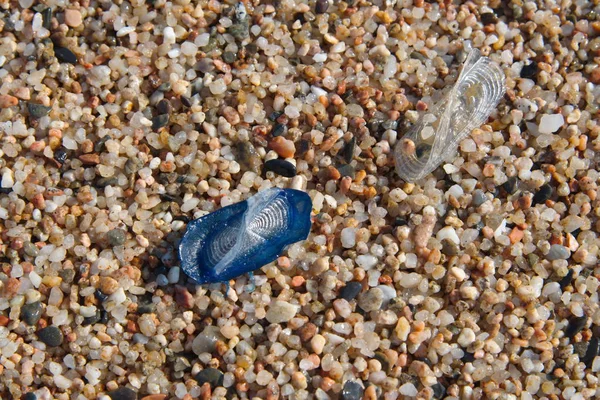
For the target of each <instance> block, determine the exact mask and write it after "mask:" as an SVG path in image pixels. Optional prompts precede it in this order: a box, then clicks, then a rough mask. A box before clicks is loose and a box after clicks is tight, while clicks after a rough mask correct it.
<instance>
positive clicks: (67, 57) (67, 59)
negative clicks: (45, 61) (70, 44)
mask: <svg viewBox="0 0 600 400" xmlns="http://www.w3.org/2000/svg"><path fill="white" fill-rule="evenodd" d="M54 55H55V56H56V58H57V59H58V61H60V62H64V63H69V64H77V56H76V55H75V53H73V52H72V51H71V50H69V49H67V48H66V47H55V48H54Z"/></svg>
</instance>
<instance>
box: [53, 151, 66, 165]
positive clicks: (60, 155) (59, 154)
mask: <svg viewBox="0 0 600 400" xmlns="http://www.w3.org/2000/svg"><path fill="white" fill-rule="evenodd" d="M54 159H55V160H56V161H57V162H58V163H59V164H64V163H65V161H67V151H66V150H65V149H64V148H63V147H60V148H58V149H56V150H54Z"/></svg>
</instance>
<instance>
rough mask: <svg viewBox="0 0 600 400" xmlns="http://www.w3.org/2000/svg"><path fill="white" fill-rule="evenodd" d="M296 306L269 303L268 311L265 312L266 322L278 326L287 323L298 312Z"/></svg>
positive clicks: (284, 302) (286, 303) (285, 302)
mask: <svg viewBox="0 0 600 400" xmlns="http://www.w3.org/2000/svg"><path fill="white" fill-rule="evenodd" d="M298 308H299V307H298V306H297V305H294V304H290V303H288V302H287V301H283V300H276V301H275V302H273V303H271V305H270V306H269V310H268V311H267V315H266V318H267V321H269V322H270V323H272V324H280V323H282V322H288V321H289V320H291V319H292V318H294V317H295V316H296V313H297V312H298Z"/></svg>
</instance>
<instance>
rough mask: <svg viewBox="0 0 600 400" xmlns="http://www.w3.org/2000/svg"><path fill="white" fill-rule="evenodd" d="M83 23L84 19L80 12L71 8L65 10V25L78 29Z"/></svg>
mask: <svg viewBox="0 0 600 400" xmlns="http://www.w3.org/2000/svg"><path fill="white" fill-rule="evenodd" d="M82 22H83V19H82V17H81V12H80V11H79V10H73V9H71V8H67V9H66V10H65V24H67V26H70V27H72V28H77V27H78V26H79V25H81V24H82Z"/></svg>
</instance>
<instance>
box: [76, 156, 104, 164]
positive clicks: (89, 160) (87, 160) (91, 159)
mask: <svg viewBox="0 0 600 400" xmlns="http://www.w3.org/2000/svg"><path fill="white" fill-rule="evenodd" d="M79 159H80V160H81V162H82V163H84V164H88V165H96V164H100V156H99V155H98V154H82V155H80V156H79Z"/></svg>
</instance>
